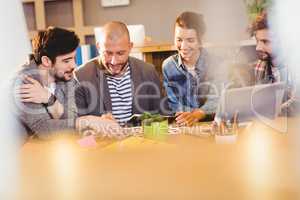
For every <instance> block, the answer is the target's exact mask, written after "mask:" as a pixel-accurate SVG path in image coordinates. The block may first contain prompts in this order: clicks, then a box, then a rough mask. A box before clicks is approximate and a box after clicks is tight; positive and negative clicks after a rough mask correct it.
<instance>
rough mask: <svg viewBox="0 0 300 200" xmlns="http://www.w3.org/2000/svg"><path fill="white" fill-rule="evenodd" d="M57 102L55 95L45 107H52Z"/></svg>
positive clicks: (52, 95)
mask: <svg viewBox="0 0 300 200" xmlns="http://www.w3.org/2000/svg"><path fill="white" fill-rule="evenodd" d="M55 101H56V96H55V95H54V94H51V96H50V97H49V99H48V102H47V103H44V105H45V106H46V107H49V106H52V105H53V104H54V103H55Z"/></svg>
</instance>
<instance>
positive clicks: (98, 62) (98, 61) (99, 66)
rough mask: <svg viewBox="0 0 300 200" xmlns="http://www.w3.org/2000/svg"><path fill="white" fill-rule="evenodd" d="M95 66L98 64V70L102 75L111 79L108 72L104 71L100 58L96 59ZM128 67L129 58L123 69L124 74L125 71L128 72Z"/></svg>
mask: <svg viewBox="0 0 300 200" xmlns="http://www.w3.org/2000/svg"><path fill="white" fill-rule="evenodd" d="M97 64H98V68H99V69H100V70H101V71H103V73H104V75H106V76H111V77H113V76H112V75H111V74H110V73H109V71H108V70H107V69H106V67H105V66H104V65H103V63H102V61H101V58H100V56H99V57H98V59H97ZM128 67H130V64H129V58H128V60H127V63H126V66H125V68H124V72H126V71H127V70H128V69H127V68H128Z"/></svg>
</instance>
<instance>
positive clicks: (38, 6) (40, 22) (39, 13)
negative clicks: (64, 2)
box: [35, 0, 46, 30]
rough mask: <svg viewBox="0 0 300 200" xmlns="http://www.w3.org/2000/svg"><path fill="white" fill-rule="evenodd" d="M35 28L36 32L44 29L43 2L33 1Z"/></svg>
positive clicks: (39, 0) (40, 0) (41, 0)
mask: <svg viewBox="0 0 300 200" xmlns="http://www.w3.org/2000/svg"><path fill="white" fill-rule="evenodd" d="M35 14H36V28H37V29H38V30H41V29H45V28H46V20H45V5H44V1H43V0H36V1H35Z"/></svg>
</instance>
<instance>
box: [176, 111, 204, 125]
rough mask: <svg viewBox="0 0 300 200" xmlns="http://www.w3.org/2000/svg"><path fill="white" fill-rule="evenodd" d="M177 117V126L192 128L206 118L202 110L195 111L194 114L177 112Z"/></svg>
mask: <svg viewBox="0 0 300 200" xmlns="http://www.w3.org/2000/svg"><path fill="white" fill-rule="evenodd" d="M175 116H176V119H175V121H176V124H177V125H179V126H192V125H193V124H194V123H195V122H198V121H199V120H201V119H203V118H204V117H205V113H204V111H203V110H201V109H195V110H193V111H192V112H177V113H176V115H175Z"/></svg>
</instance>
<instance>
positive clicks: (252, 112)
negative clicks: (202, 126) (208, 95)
mask: <svg viewBox="0 0 300 200" xmlns="http://www.w3.org/2000/svg"><path fill="white" fill-rule="evenodd" d="M285 87H286V84H285V83H283V82H279V83H272V84H263V85H255V86H251V87H243V88H234V89H225V90H224V91H223V92H222V93H221V98H220V102H219V105H218V109H217V112H216V116H215V121H219V120H221V118H222V117H225V118H226V120H231V119H232V118H233V116H234V114H235V113H238V121H239V122H248V121H251V120H253V119H262V118H265V119H266V118H267V119H271V120H272V119H275V118H276V117H277V116H278V114H279V113H280V106H281V104H282V101H283V96H284V91H285Z"/></svg>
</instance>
